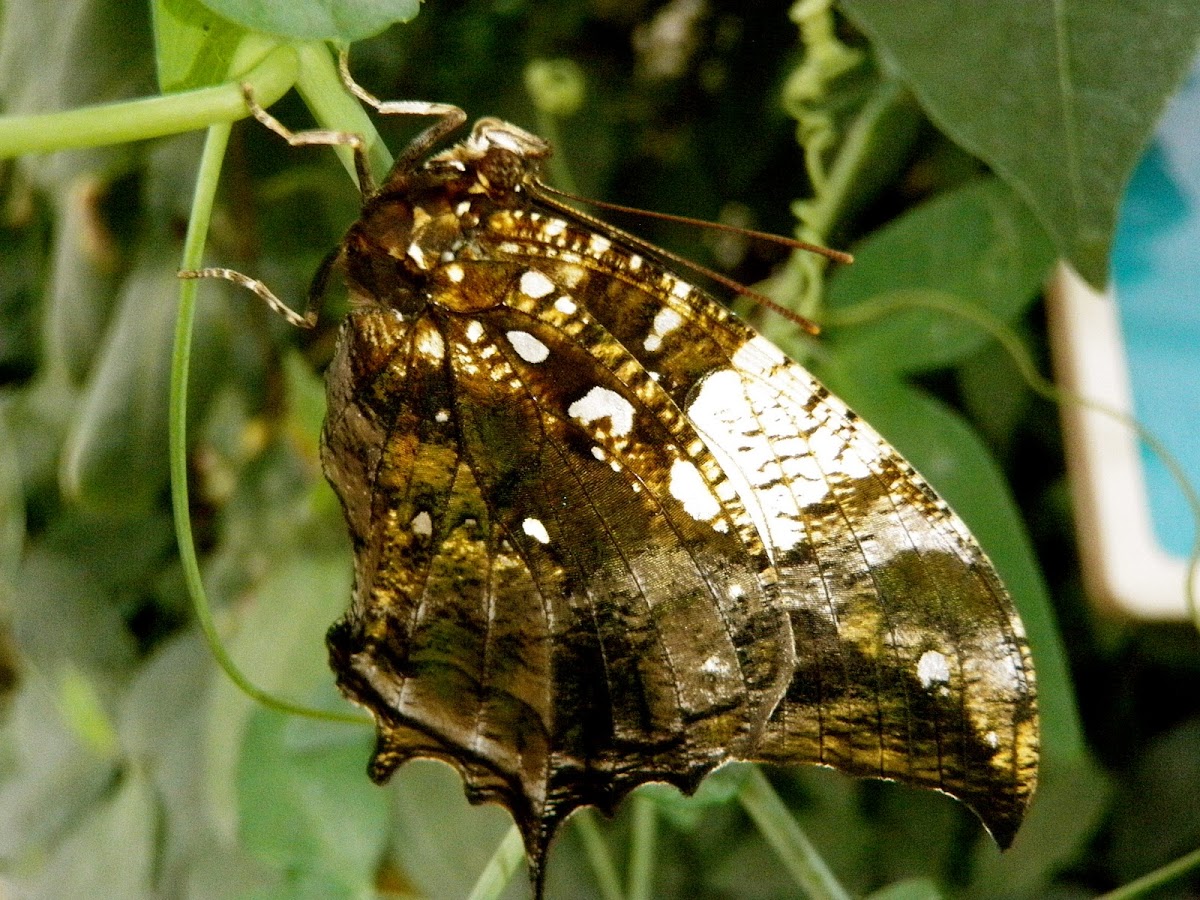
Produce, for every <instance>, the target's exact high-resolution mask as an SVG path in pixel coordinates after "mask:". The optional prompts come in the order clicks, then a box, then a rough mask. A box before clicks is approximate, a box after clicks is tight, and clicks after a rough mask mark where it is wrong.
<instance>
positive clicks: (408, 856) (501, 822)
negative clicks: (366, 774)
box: [390, 759, 555, 897]
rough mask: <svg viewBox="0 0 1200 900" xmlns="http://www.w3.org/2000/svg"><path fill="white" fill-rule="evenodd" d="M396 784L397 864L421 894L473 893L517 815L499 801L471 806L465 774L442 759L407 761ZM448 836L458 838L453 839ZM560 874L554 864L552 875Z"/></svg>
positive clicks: (394, 841)
mask: <svg viewBox="0 0 1200 900" xmlns="http://www.w3.org/2000/svg"><path fill="white" fill-rule="evenodd" d="M391 784H392V793H393V798H394V808H395V819H394V825H393V838H392V852H391V854H390V858H391V862H392V865H393V866H395V867H396V868H397V870H399V871H401V872H403V873H404V877H405V879H406V881H408V882H409V883H411V884H412V885H413V893H416V894H418V895H419V896H426V897H465V896H467V893H468V892H469V891H470V890H471V886H472V885H473V884H474V883H475V881H476V879H477V877H478V876H479V873H480V872H481V871H482V870H483V867H484V866H485V865H486V864H487V862H488V860H489V859H490V858H491V856H492V854H493V852H494V851H495V849H496V847H497V845H499V843H500V842H501V841H502V840H503V839H504V836H505V834H507V833H508V829H509V828H511V827H512V819H511V817H509V815H508V814H507V813H505V812H504V810H502V809H501V808H500V807H498V806H496V805H495V804H491V803H487V804H484V805H483V806H470V805H469V804H468V803H467V799H466V797H465V796H463V783H462V778H461V776H459V774H458V772H456V771H454V770H453V769H451V768H450V766H448V765H446V764H444V763H441V762H434V761H433V760H423V759H422V760H413V761H412V762H409V763H406V764H405V765H404V766H402V767H401V768H400V770H399V771H398V772H397V773H396V774H395V776H393V778H392V781H391ZM447 835H453V836H454V839H453V840H447ZM554 873H555V866H554V863H553V862H551V863H550V872H549V877H550V878H554V877H555V874H554ZM521 877H524V876H521ZM517 880H519V879H517ZM551 896H553V894H551Z"/></svg>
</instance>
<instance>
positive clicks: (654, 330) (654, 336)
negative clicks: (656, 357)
mask: <svg viewBox="0 0 1200 900" xmlns="http://www.w3.org/2000/svg"><path fill="white" fill-rule="evenodd" d="M680 284H683V282H680ZM682 324H683V316H681V315H680V314H679V313H677V312H676V311H675V310H673V309H671V308H670V307H668V306H664V307H663V308H662V309H660V310H659V311H658V314H657V315H656V316H655V317H654V324H653V325H652V326H651V331H650V334H649V335H647V336H646V340H645V342H644V343H643V345H642V346H644V347H645V348H646V350H647V351H649V352H650V353H654V352H655V351H656V350H658V349H659V348H660V347H662V339H663V338H664V337H666V336H667V335H668V334H670V333H671V332H672V331H674V330H675V329H676V328H678V327H679V326H680V325H682Z"/></svg>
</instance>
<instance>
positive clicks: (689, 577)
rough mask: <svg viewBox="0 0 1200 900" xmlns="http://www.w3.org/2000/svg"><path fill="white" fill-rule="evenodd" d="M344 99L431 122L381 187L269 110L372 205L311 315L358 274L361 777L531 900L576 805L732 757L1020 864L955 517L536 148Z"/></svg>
mask: <svg viewBox="0 0 1200 900" xmlns="http://www.w3.org/2000/svg"><path fill="white" fill-rule="evenodd" d="M343 72H344V73H345V67H344V66H343ZM347 83H348V84H349V85H351V89H352V90H355V93H356V94H357V95H358V96H359V97H360V98H362V99H365V100H368V102H372V105H374V106H375V107H376V108H377V109H379V110H380V111H381V112H404V113H418V114H433V115H437V116H439V119H438V121H437V122H436V123H435V124H434V125H432V126H431V127H430V128H428V129H427V130H426V131H425V132H424V133H422V134H421V135H420V136H419V137H418V138H416V139H415V140H414V141H413V143H412V144H410V146H409V147H408V148H407V149H406V150H405V151H404V152H403V153H402V154H401V155H400V156H399V157H398V159H397V161H396V163H395V165H394V166H393V168H392V170H391V171H390V172H389V173H388V175H387V177H386V179H385V180H384V181H383V183H382V184H381V185H380V186H379V187H377V188H375V187H373V186H371V184H370V182H369V173H368V172H367V170H366V165H365V156H364V153H363V148H362V142H361V139H358V141H357V143H355V138H356V137H357V136H354V135H341V134H339V133H330V132H315V133H301V134H297V135H291V133H285V132H286V129H283V126H281V125H279V123H277V122H275V120H273V119H271V117H270V116H269V114H267V113H265V111H262V110H259V109H256V110H255V114H256V115H257V116H258V117H259V118H260V119H261V120H263V121H265V122H267V123H268V124H270V125H271V126H272V127H273V128H275V130H278V131H280V133H284V134H285V136H288V137H290V138H292V139H293V142H294V143H349V144H350V145H351V146H352V147H354V148H355V150H356V156H357V159H358V160H359V172H360V180H361V182H362V184H363V185H364V202H363V205H362V210H361V214H360V217H359V219H358V220H357V221H356V222H355V223H354V224H353V225H351V226H350V228H349V230H348V232H347V233H346V235H345V237H344V239H343V241H342V242H341V244H340V245H339V246H338V247H337V248H336V249H335V250H334V252H333V253H331V255H330V256H329V257H328V258H327V260H326V263H325V264H324V265H322V267H321V270H320V271H319V273H318V276H317V278H316V279H315V280H314V289H313V294H314V296H318V295H319V294H320V293H322V292H323V291H324V285H325V282H326V281H327V279H328V278H329V277H330V274H331V273H332V272H335V271H339V270H340V271H341V272H342V273H343V275H344V278H345V282H346V285H347V289H348V293H349V299H350V306H351V309H350V312H349V314H348V315H347V317H346V318H345V320H344V321H343V323H342V325H341V330H340V333H339V337H338V343H337V349H336V351H335V353H334V358H333V361H332V362H331V364H330V366H329V369H328V371H327V374H326V387H327V399H328V411H327V417H326V420H325V425H324V429H323V432H322V442H321V447H322V462H323V466H324V470H325V474H326V476H327V478H328V480H329V482H330V484H331V485H332V486H333V488H334V489H335V491H336V492H337V494H338V496H339V498H340V499H341V503H342V507H343V509H344V512H345V518H346V523H347V526H348V529H349V535H350V540H351V544H352V546H353V552H354V563H355V564H354V588H353V596H352V601H351V605H350V608H349V610H348V611H347V613H346V614H345V616H344V617H343V618H342V619H341V620H340V621H338V622H337V623H336V624H335V625H334V626H333V627H332V628H331V629H330V631H329V634H328V647H329V654H330V661H331V665H332V667H333V670H334V672H335V673H336V676H337V682H338V685H339V687H340V688H341V690H342V692H343V693H344V694H345V695H346V696H347V697H348V698H349V699H350V700H352V701H353V702H355V703H357V704H359V705H361V706H362V707H364V708H366V709H367V710H368V711H369V712H370V713H371V715H372V716H373V718H374V720H375V723H376V727H377V744H376V749H375V752H374V755H373V757H372V759H371V762H370V765H369V773H370V776H371V778H373V779H374V780H375V781H377V782H381V783H382V782H384V781H386V780H387V779H388V778H389V776H390V775H391V774H392V773H393V772H394V771H395V770H396V768H397V767H398V766H400V765H401V764H402V763H404V762H405V761H407V760H409V759H412V758H415V757H432V758H436V759H441V760H444V761H446V762H448V763H450V764H451V765H453V766H454V767H455V768H457V769H458V771H459V772H460V773H461V775H462V777H463V780H464V783H465V788H466V792H467V795H468V797H469V799H470V800H471V801H472V802H483V801H495V802H499V803H501V804H502V805H504V806H505V807H506V808H508V809H509V810H510V811H511V813H512V815H513V817H514V819H515V821H516V822H517V824H518V826H519V827H520V829H521V832H522V834H523V837H524V840H525V845H526V851H527V857H528V861H529V866H530V870H531V873H532V876H533V879H534V883H535V887H536V889H537V890H538V891H539V892H540V886H541V883H542V876H543V872H544V865H545V861H546V856H547V852H548V849H549V846H550V843H551V840H552V838H553V836H554V834H555V832H556V830H557V829H558V827H559V826H560V825H561V823H562V822H563V821H564V820H565V819H566V818H567V817H568V816H569V815H570V814H571V813H572V812H573V811H575V810H576V809H578V808H580V807H581V806H586V805H591V806H596V807H599V808H601V809H602V810H605V811H608V812H611V811H612V810H613V809H614V808H615V807H616V805H617V804H618V803H619V802H620V801H621V799H622V798H623V797H624V796H625V795H626V794H628V793H629V792H630V791H631V790H633V789H634V788H635V787H637V786H638V785H640V784H643V783H646V782H650V781H660V782H667V783H670V784H674V785H676V786H678V787H679V788H680V789H681V790H683V791H685V792H691V791H694V790H695V789H696V787H697V786H698V784H699V783H700V781H701V779H702V778H703V777H704V776H705V775H706V774H707V773H709V772H710V771H712V770H713V769H714V768H716V767H717V766H720V765H722V764H723V763H726V762H729V761H732V760H750V761H761V762H769V763H777V764H788V765H790V764H797V763H817V764H823V765H827V766H832V767H834V768H837V769H840V770H841V771H843V772H847V773H850V774H852V775H859V776H868V777H877V778H887V779H895V780H899V781H903V782H907V783H909V784H913V785H919V786H925V787H930V788H936V789H939V790H942V791H945V792H947V793H949V794H951V795H953V796H955V797H957V798H959V799H960V800H962V801H964V802H965V803H967V804H968V805H969V806H970V807H971V808H972V809H973V810H974V811H975V812H976V813H977V814H978V815H979V816H980V818H981V819H982V820H983V822H984V823H985V824H986V826H987V827H988V828H989V829H990V831H991V832H992V834H993V835H994V836H995V838H996V839H997V841H998V842H999V843H1000V844H1002V845H1005V846H1007V845H1008V844H1009V843H1010V842H1011V840H1012V838H1013V836H1014V834H1015V832H1016V830H1017V828H1018V826H1019V824H1020V822H1021V820H1022V817H1023V815H1024V811H1025V808H1026V805H1027V803H1028V801H1029V798H1030V796H1031V794H1032V791H1033V789H1034V785H1035V783H1036V778H1037V764H1038V741H1039V738H1038V715H1037V701H1036V689H1035V677H1034V670H1033V665H1032V661H1031V657H1030V653H1029V649H1028V646H1027V642H1026V639H1025V634H1024V629H1023V627H1022V624H1021V621H1020V619H1019V617H1018V615H1017V613H1016V611H1015V609H1014V607H1013V604H1012V602H1011V599H1010V598H1009V596H1008V594H1007V593H1006V591H1005V589H1004V587H1003V586H1002V584H1001V582H1000V580H999V578H998V577H997V574H996V572H995V570H994V568H993V567H992V565H991V563H990V562H989V561H988V560H987V558H986V557H985V555H984V553H983V552H982V550H981V549H980V547H979V546H978V544H977V543H976V541H975V540H974V539H973V538H972V536H971V535H970V533H969V532H968V530H967V528H966V526H965V525H964V524H963V522H962V521H961V520H960V519H959V518H958V517H957V516H956V515H955V514H954V513H953V512H952V511H951V510H950V509H949V507H948V506H947V505H946V504H945V503H944V502H943V501H942V500H941V499H940V498H939V497H938V496H937V495H936V494H935V493H934V492H933V490H932V489H931V488H930V487H929V485H928V484H927V483H926V482H925V481H924V480H923V479H922V478H921V476H920V475H918V474H917V473H916V472H915V471H914V470H913V468H912V466H910V465H909V464H908V463H907V462H906V461H905V460H904V459H903V458H902V457H901V456H900V455H899V454H898V453H897V452H896V451H895V450H894V449H893V448H892V447H891V446H889V445H888V443H887V442H886V441H884V440H883V438H881V437H880V436H879V435H878V434H877V433H876V432H875V431H873V430H872V429H871V428H870V426H868V425H867V424H866V423H864V422H863V421H862V420H861V419H859V417H858V416H856V415H855V414H854V412H852V411H851V410H850V409H848V408H847V407H846V406H845V404H843V403H842V402H841V401H840V400H838V399H837V397H835V396H833V395H832V394H831V393H830V392H829V391H828V390H826V389H825V388H824V387H823V386H822V385H821V384H820V383H818V382H817V381H816V379H815V378H814V377H813V376H812V375H811V374H810V373H809V372H808V371H807V370H805V369H804V368H803V367H802V366H800V365H799V364H797V363H795V362H793V361H791V360H789V359H788V358H787V357H786V356H785V355H784V354H783V353H782V352H781V351H780V350H779V349H778V348H776V347H775V346H774V345H772V344H771V343H770V342H769V341H767V340H766V339H765V338H763V337H761V336H760V335H758V334H757V333H755V332H754V331H753V330H752V329H751V328H750V327H748V326H747V325H745V324H743V323H742V322H741V321H740V320H739V319H737V318H736V317H735V316H734V315H733V314H732V313H731V312H730V311H729V310H727V309H726V308H725V307H724V306H723V305H722V304H721V303H719V302H718V301H717V300H716V299H715V298H714V297H712V296H710V295H709V294H708V293H706V292H705V291H704V290H702V289H700V288H698V287H697V286H695V285H693V284H691V283H690V282H689V281H688V280H686V279H685V278H682V277H681V276H680V275H679V274H678V273H677V272H676V271H673V269H672V267H671V265H670V264H669V263H668V262H667V261H666V260H665V258H664V257H663V256H661V255H659V254H657V253H656V252H655V251H654V250H653V249H652V248H648V247H647V246H646V245H644V244H642V243H641V242H639V241H637V240H636V239H633V238H631V237H630V236H629V235H627V234H626V233H625V232H623V231H620V230H618V229H616V228H614V227H612V226H609V225H607V224H606V223H604V222H602V221H600V220H598V219H594V218H592V217H590V216H585V215H583V214H581V213H579V212H576V211H574V210H573V209H571V208H570V207H568V206H566V205H564V204H563V203H562V202H561V201H559V200H557V199H556V198H555V197H554V196H553V195H552V194H551V193H550V192H549V190H548V189H546V188H545V187H544V186H543V185H542V183H541V181H540V180H539V166H540V164H541V163H542V161H543V160H544V159H545V158H546V156H547V155H548V154H549V153H550V147H549V145H548V144H547V143H546V142H545V141H543V140H542V139H541V138H539V137H537V136H536V135H533V134H531V133H529V132H527V131H525V130H523V129H521V128H519V127H517V126H515V125H512V124H509V123H506V122H503V121H500V120H498V119H494V118H484V119H480V120H479V121H478V122H476V123H475V125H474V126H473V128H472V129H471V131H470V134H469V135H468V136H467V137H466V138H465V139H464V140H462V141H461V142H459V143H457V144H454V145H452V146H450V147H449V148H448V149H444V150H441V151H436V149H435V148H436V147H437V146H438V145H439V144H440V143H442V142H443V141H444V140H445V139H446V138H447V137H448V136H449V134H450V133H451V132H452V131H454V130H455V129H457V128H458V127H460V126H461V125H462V124H463V123H464V122H465V120H466V115H465V113H463V112H462V111H461V110H458V109H457V108H455V107H448V106H443V105H438V104H420V103H395V104H386V103H381V102H379V101H377V100H375V99H374V98H372V97H370V95H369V94H366V93H365V91H362V90H361V89H358V88H357V86H356V85H353V84H352V82H350V80H349V78H348V76H347ZM248 99H250V98H248ZM251 102H252V100H251ZM254 106H256V104H255V105H254ZM254 106H252V108H254ZM190 274H193V275H195V274H203V275H215V276H218V277H224V278H230V279H231V280H235V281H240V283H243V284H246V285H247V286H249V287H251V288H253V289H255V290H256V291H257V292H259V293H260V294H262V295H264V296H265V297H266V299H268V301H269V302H272V303H273V305H276V306H277V308H285V307H283V305H282V304H281V303H280V302H279V301H278V300H276V299H275V298H274V296H273V295H270V293H269V291H267V290H266V289H265V287H263V286H262V285H261V284H260V283H259V282H255V281H254V280H253V279H248V278H246V277H245V276H240V275H237V273H232V272H230V271H229V270H220V269H214V270H205V271H203V272H201V273H190ZM291 316H292V317H293V319H294V320H298V321H311V313H310V314H309V315H308V316H306V317H299V316H296V315H295V314H294V313H292V314H291Z"/></svg>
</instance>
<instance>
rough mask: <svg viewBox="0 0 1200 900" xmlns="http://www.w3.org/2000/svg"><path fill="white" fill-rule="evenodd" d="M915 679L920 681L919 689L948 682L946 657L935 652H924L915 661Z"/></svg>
mask: <svg viewBox="0 0 1200 900" xmlns="http://www.w3.org/2000/svg"><path fill="white" fill-rule="evenodd" d="M917 678H919V679H920V680H921V687H924V688H929V687H932V686H933V685H935V684H946V683H947V682H948V681H949V680H950V664H949V663H948V662H947V661H946V657H945V656H943V655H942V654H941V653H938V652H937V651H936V650H926V651H925V652H924V653H922V654H921V658H920V659H919V660H917Z"/></svg>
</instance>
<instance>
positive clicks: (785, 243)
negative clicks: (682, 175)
mask: <svg viewBox="0 0 1200 900" xmlns="http://www.w3.org/2000/svg"><path fill="white" fill-rule="evenodd" d="M537 187H538V189H539V192H540V193H541V194H542V199H543V200H544V201H545V202H547V203H548V204H549V205H551V206H553V207H555V208H556V209H559V210H561V211H564V212H568V213H571V214H574V215H577V216H581V217H582V218H584V219H585V220H586V221H587V222H589V223H590V224H592V225H596V226H602V227H603V228H606V229H610V230H612V231H614V232H616V233H617V234H619V235H620V236H621V237H622V238H624V239H625V240H628V241H631V242H632V243H634V244H636V245H637V246H638V247H640V248H641V249H643V250H647V251H649V252H650V253H652V254H656V255H658V256H661V257H664V258H665V259H669V260H670V261H671V262H673V263H676V264H678V265H681V266H684V267H685V268H688V269H691V270H692V271H693V272H697V273H699V274H701V275H703V276H704V277H705V278H708V279H710V280H711V281H713V282H715V283H716V284H719V285H721V286H722V287H724V288H726V289H728V290H730V291H732V292H733V293H735V294H740V295H742V296H744V297H749V298H750V299H752V300H754V301H755V302H756V303H759V304H761V305H763V306H765V307H766V308H768V309H770V310H772V311H773V312H776V313H778V314H779V315H781V316H783V317H784V318H785V319H787V320H788V321H790V322H793V323H795V324H796V325H799V326H800V327H801V328H803V329H804V330H805V331H807V332H808V333H809V334H813V335H815V334H818V333H820V327H819V326H818V325H817V324H816V323H815V322H812V321H811V320H809V319H806V318H804V316H802V315H800V314H799V313H797V312H794V311H793V310H790V309H788V308H787V307H785V306H782V305H780V304H779V303H776V302H775V301H774V300H772V299H771V298H770V297H767V296H766V295H764V294H760V293H759V292H758V291H755V290H752V289H751V288H748V287H746V285H744V284H742V283H741V282H739V281H735V280H733V279H732V278H729V277H728V276H726V275H722V274H721V273H720V272H716V271H714V270H712V269H710V268H708V267H707V266H703V265H701V264H700V263H698V262H695V261H694V260H690V259H688V258H687V257H684V256H680V255H679V254H677V253H672V252H671V251H670V250H665V249H663V248H662V247H659V246H656V245H654V244H651V243H650V242H649V241H645V240H643V239H642V238H639V237H638V236H637V235H634V234H630V233H629V232H627V231H624V230H623V229H620V228H616V227H614V226H613V225H611V224H610V223H608V222H603V221H602V220H600V219H596V218H594V217H592V216H589V215H587V214H586V213H581V212H579V211H578V210H577V209H575V208H574V207H571V206H567V205H565V204H563V203H562V202H560V200H559V198H563V199H567V200H572V201H574V202H576V203H585V204H587V205H589V206H594V207H596V208H598V209H605V210H611V211H613V212H619V213H626V214H628V215H634V216H645V217H647V218H651V219H661V220H663V221H666V222H678V223H680V224H682V225H691V226H694V227H696V228H708V229H712V230H714V231H724V232H727V233H730V234H736V235H740V236H742V237H748V238H750V239H752V240H759V241H765V242H767V243H771V244H776V245H779V246H782V247H788V248H789V249H792V250H807V251H809V252H811V253H816V254H818V255H819V256H823V257H825V258H826V259H831V260H833V261H834V262H837V263H844V264H849V263H852V262H854V257H853V256H852V255H851V254H849V253H845V252H843V251H841V250H831V249H830V248H828V247H822V246H820V245H819V244H810V243H809V242H808V241H801V240H796V239H795V238H787V237H782V236H781V235H778V234H770V233H768V232H765V231H752V230H750V229H748V228H739V227H737V226H735V225H726V224H724V223H722V222H708V221H705V220H704V219H693V218H691V217H689V216H676V215H672V214H670V213H663V212H653V211H651V210H646V209H638V208H637V207H633V206H622V205H621V204H619V203H608V202H605V201H603V200H593V199H591V198H590V197H580V196H578V195H577V194H572V193H570V192H568V191H561V190H559V189H558V188H552V187H550V186H549V185H547V184H545V183H543V182H541V181H539V182H537Z"/></svg>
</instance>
